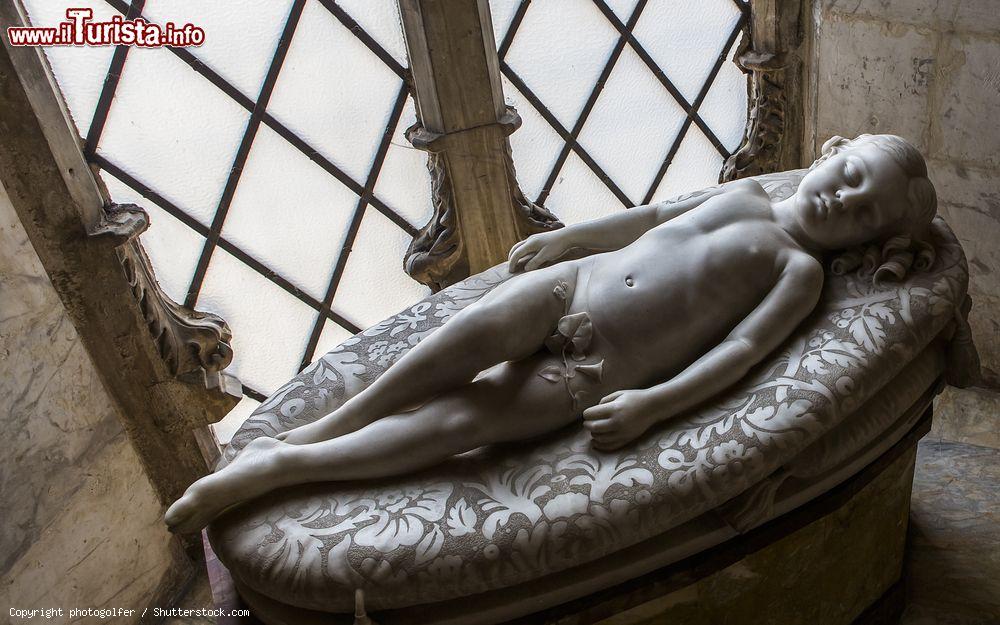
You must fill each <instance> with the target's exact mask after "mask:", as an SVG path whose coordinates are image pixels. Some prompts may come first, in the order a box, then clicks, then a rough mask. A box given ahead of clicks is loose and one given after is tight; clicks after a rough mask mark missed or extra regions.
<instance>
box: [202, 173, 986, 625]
mask: <svg viewBox="0 0 1000 625" xmlns="http://www.w3.org/2000/svg"><path fill="white" fill-rule="evenodd" d="M799 177H801V172H799V173H794V172H793V173H791V174H777V175H770V176H764V177H761V178H759V180H760V181H761V182H762V184H763V186H764V187H765V189H767V190H768V191H769V192H770V193H772V194H773V195H776V196H778V197H784V196H786V194H790V193H791V192H792V191H793V190H794V188H795V184H796V183H797V181H798V179H799ZM934 235H935V237H936V239H937V241H936V242H937V247H938V252H939V253H938V259H937V261H936V265H935V267H934V268H933V269H932V271H930V272H926V273H919V274H915V275H914V276H913V277H911V278H909V279H907V280H906V281H905V282H903V283H900V284H896V285H893V286H891V287H888V288H886V289H879V288H876V287H875V286H873V285H871V284H870V281H869V280H866V279H861V278H859V277H857V276H840V277H837V276H828V278H827V284H826V286H825V292H824V295H823V298H822V300H821V304H820V307H819V308H818V309H817V310H816V311H815V313H814V314H813V315H812V316H811V317H810V318H809V320H807V321H806V322H805V323H804V324H803V325H802V326H801V327H800V328H799V330H798V331H797V332H796V333H795V334H794V335H793V336H792V337H790V338H789V340H788V341H786V342H785V344H784V345H783V346H782V347H781V348H779V350H777V351H776V352H775V354H774V355H773V356H772V357H771V358H769V359H768V360H767V361H766V362H764V363H762V364H761V365H759V366H758V367H756V368H755V369H754V370H753V371H752V372H751V374H750V375H749V376H748V377H747V378H746V379H745V380H744V381H743V382H741V383H740V384H738V385H737V386H736V387H734V388H733V389H731V390H730V391H728V392H727V393H725V394H724V395H723V396H721V397H720V398H719V399H718V400H717V401H715V402H714V403H713V404H712V405H710V406H705V407H702V408H699V409H697V410H695V411H692V412H689V413H687V414H684V415H682V416H680V417H679V418H676V419H673V420H671V421H669V422H667V423H664V424H663V425H662V426H661V427H657V428H654V429H653V430H651V431H650V432H647V433H646V434H645V435H644V436H643V437H641V438H640V439H639V440H638V441H636V442H635V443H633V444H632V445H629V446H627V447H626V448H624V449H622V450H619V451H616V452H613V453H599V452H595V451H594V450H592V449H591V447H590V442H589V438H588V437H587V435H586V433H585V431H584V430H583V429H582V428H572V427H571V428H566V429H564V430H562V431H560V432H557V433H555V434H553V435H551V436H548V437H545V438H542V439H539V440H537V441H534V442H532V443H530V444H524V443H522V444H519V445H511V446H497V447H496V448H495V449H491V450H486V451H483V452H482V453H476V454H471V455H467V456H464V457H459V458H455V459H453V460H452V461H449V462H448V463H445V464H444V465H442V466H440V467H438V468H435V469H432V470H429V471H425V472H422V473H419V474H416V475H413V476H407V477H405V478H396V479H394V480H390V481H379V482H372V483H352V484H350V485H346V486H338V485H335V484H316V485H309V486H305V487H299V488H296V489H293V490H290V491H288V492H283V493H280V494H278V495H275V496H273V497H270V498H268V499H267V500H266V503H260V504H250V505H249V506H247V507H246V508H245V509H237V510H235V511H233V512H231V513H229V514H227V515H225V516H224V517H222V518H220V519H219V520H218V521H217V522H215V523H213V525H212V527H211V528H210V537H211V539H212V543H213V545H214V547H215V549H216V552H217V553H218V555H219V557H220V558H221V559H222V560H223V561H224V562H225V563H226V564H227V565H228V566H229V567H230V569H231V570H233V572H234V574H235V575H236V577H237V579H238V580H239V581H240V582H241V583H242V584H246V585H248V586H250V587H252V588H254V589H255V590H257V591H258V592H264V593H267V594H269V595H270V596H272V597H274V598H276V599H278V600H279V601H283V602H287V603H292V604H294V605H299V606H302V607H307V608H313V609H320V610H327V611H343V610H350V609H351V607H352V606H353V589H354V588H358V587H363V588H365V590H366V600H367V603H368V606H369V608H370V609H376V610H377V609H386V608H392V607H401V606H405V605H411V604H414V603H423V602H428V601H437V600H445V599H449V598H454V597H458V596H465V595H469V594H472V593H476V592H484V591H487V590H491V589H495V588H500V587H504V586H509V585H512V584H516V583H521V582H525V581H528V580H531V579H534V578H537V577H538V576H540V575H543V574H545V573H549V572H554V571H559V570H562V569H565V568H568V567H570V566H573V565H576V564H580V563H582V562H585V561H588V560H592V559H595V558H598V557H601V556H603V555H606V554H608V553H611V552H614V551H617V550H620V549H622V548H624V547H627V546H629V545H630V544H633V543H635V542H637V541H640V540H643V539H644V538H647V537H650V536H654V535H656V534H659V533H662V532H663V531H666V530H668V529H670V528H672V527H676V526H677V525H679V524H681V523H683V522H685V521H687V520H689V519H691V518H694V517H695V516H698V515H699V514H702V513H704V512H706V511H708V510H710V509H712V508H714V507H716V506H719V505H721V504H722V503H724V502H726V501H728V500H730V499H732V498H733V497H735V496H736V495H738V494H740V493H742V492H743V491H746V490H747V489H748V488H750V487H751V486H754V485H755V484H758V483H760V482H761V481H762V480H764V479H765V478H766V477H767V476H769V475H771V474H772V473H774V472H775V471H776V470H777V469H779V468H780V467H782V466H783V465H785V464H787V463H788V462H790V461H791V460H793V459H794V458H795V457H796V455H797V454H798V453H799V452H801V451H802V450H803V449H805V448H807V447H808V446H809V445H810V444H812V443H814V442H815V441H817V440H818V439H820V437H821V436H823V435H824V433H827V432H829V431H831V430H832V429H833V428H834V427H836V426H837V425H838V424H839V423H840V422H841V421H842V420H843V419H845V417H847V416H848V415H850V414H851V413H852V412H853V411H854V410H856V409H857V408H858V407H859V406H860V405H861V403H863V402H864V401H866V400H867V399H868V398H870V397H871V396H872V395H873V394H874V393H875V391H876V390H878V389H879V388H881V387H882V386H883V385H884V384H885V383H887V382H888V381H889V380H890V379H892V378H893V377H894V376H895V375H896V374H897V373H898V372H899V371H900V370H901V369H902V367H903V366H904V365H905V364H906V363H907V362H908V361H910V360H912V359H913V358H914V356H915V355H916V354H918V353H919V352H920V351H921V350H923V349H924V347H925V346H926V345H928V344H929V343H930V342H931V340H932V339H933V338H934V337H935V336H937V335H938V334H939V333H940V332H941V331H942V329H943V328H945V327H946V326H947V324H948V323H949V322H950V321H951V320H952V319H953V318H954V316H955V314H956V311H957V310H958V308H959V306H960V305H961V303H962V302H963V300H964V297H965V290H966V285H967V279H968V274H967V267H966V265H965V260H964V258H963V256H962V253H961V248H960V247H959V246H958V243H957V241H956V240H955V238H954V236H953V235H952V234H951V232H950V230H948V228H947V226H946V225H945V224H944V223H943V222H942V221H940V220H937V221H936V222H935V224H934ZM506 275H507V274H506V273H505V271H504V270H503V269H502V268H500V267H498V268H494V269H491V270H489V271H486V272H484V273H482V274H479V275H477V276H474V277H472V278H470V279H468V280H466V281H464V282H461V283H458V284H456V285H453V286H451V287H448V288H446V289H444V290H442V291H441V292H439V293H436V294H434V295H432V296H430V297H428V298H427V299H425V300H423V301H422V302H419V303H418V304H416V305H414V306H411V307H410V308H409V309H407V310H406V311H403V312H402V313H400V314H398V315H396V316H394V317H392V318H390V319H388V320H386V321H384V322H382V323H380V324H378V325H376V326H373V327H372V328H369V329H368V330H365V331H364V332H362V333H360V334H358V335H357V336H355V337H353V338H351V339H349V340H348V341H345V342H344V343H343V344H342V345H341V346H339V347H337V348H336V349H334V350H333V351H332V352H330V353H329V354H327V355H325V356H323V357H322V358H321V359H319V360H317V361H316V363H313V365H311V366H310V367H309V368H307V369H306V370H304V371H303V372H302V373H301V374H300V375H299V376H297V377H296V378H295V379H293V380H292V381H290V382H289V383H288V384H286V385H285V386H284V387H282V388H281V389H279V390H278V391H277V392H276V393H275V394H274V395H272V397H271V398H270V399H268V401H266V402H264V403H263V404H261V406H260V408H258V410H257V411H256V412H255V413H254V414H253V415H252V416H251V417H250V418H249V419H248V420H247V422H246V424H244V426H243V428H242V429H241V430H240V431H239V432H238V433H237V435H236V437H235V438H234V441H233V444H232V448H231V449H230V450H229V454H230V455H232V454H233V453H235V451H236V450H238V449H239V448H241V447H242V446H244V445H246V444H247V443H248V442H249V441H250V440H252V439H253V438H255V437H257V436H271V435H273V434H274V433H275V432H277V431H283V430H286V429H289V428H291V427H294V426H295V425H298V424H301V423H304V422H308V421H311V420H313V419H315V418H317V417H319V416H322V415H323V414H325V413H326V412H328V411H329V410H331V409H332V408H333V407H335V406H336V405H338V404H339V403H340V402H343V401H344V400H345V399H347V398H348V397H350V396H351V395H353V394H354V393H356V392H358V390H359V389H360V388H363V386H364V385H365V384H367V383H370V381H371V380H372V379H374V378H375V377H377V376H378V375H379V374H380V373H381V372H382V371H384V370H385V369H386V368H387V367H388V366H390V365H391V363H392V362H393V361H394V360H395V359H396V358H398V356H399V355H400V354H402V353H404V352H405V351H406V350H408V349H409V348H410V347H412V346H413V345H415V344H416V343H417V342H418V341H419V340H420V339H421V338H423V337H424V336H426V335H427V334H429V333H430V332H433V331H434V329H435V328H436V327H439V326H440V325H441V324H442V323H444V322H446V321H447V319H448V318H450V317H451V316H452V315H453V314H454V313H455V312H457V311H458V310H461V309H462V308H463V307H465V306H467V305H468V304H470V303H471V302H473V301H475V300H476V299H478V298H479V297H481V296H482V295H483V294H484V293H486V292H487V291H489V290H490V289H491V288H493V287H494V286H496V285H497V284H499V283H500V282H502V281H503V280H504V279H505V278H506Z"/></svg>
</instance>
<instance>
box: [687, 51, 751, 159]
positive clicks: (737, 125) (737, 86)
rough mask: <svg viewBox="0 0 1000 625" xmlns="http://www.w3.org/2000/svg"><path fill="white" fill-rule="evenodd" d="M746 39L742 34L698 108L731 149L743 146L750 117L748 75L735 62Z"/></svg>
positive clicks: (703, 117)
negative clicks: (734, 59)
mask: <svg viewBox="0 0 1000 625" xmlns="http://www.w3.org/2000/svg"><path fill="white" fill-rule="evenodd" d="M742 38H743V37H742V35H741V36H740V37H739V38H738V39H737V40H736V43H735V44H733V47H732V48H731V49H730V50H729V54H728V56H727V57H726V61H725V62H724V63H723V64H722V67H721V68H720V69H719V73H718V75H717V76H716V77H715V82H713V83H712V88H711V89H710V90H709V91H708V94H707V95H706V96H705V101H704V102H702V103H701V107H700V108H699V109H698V114H699V115H701V118H702V119H703V120H705V123H706V124H708V127H709V128H711V129H712V132H714V133H715V136H716V137H718V138H719V141H721V142H722V145H724V146H726V149H727V150H729V151H730V152H734V151H736V148H738V147H739V146H740V142H741V141H742V140H743V130H744V128H745V127H746V120H747V116H746V110H747V76H746V74H744V73H743V72H742V71H740V68H738V67H737V66H736V63H735V62H733V57H735V56H736V50H738V49H739V43H740V40H741V39H742Z"/></svg>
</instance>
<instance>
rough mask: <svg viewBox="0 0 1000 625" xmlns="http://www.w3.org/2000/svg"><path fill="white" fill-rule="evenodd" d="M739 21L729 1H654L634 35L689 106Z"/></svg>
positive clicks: (730, 0)
mask: <svg viewBox="0 0 1000 625" xmlns="http://www.w3.org/2000/svg"><path fill="white" fill-rule="evenodd" d="M739 18H740V11H739V9H737V8H736V5H734V4H733V2H732V0H700V1H699V2H691V1H690V0H657V1H656V2H650V3H649V4H648V5H647V6H646V9H645V10H644V11H643V12H642V17H640V18H639V22H638V24H636V27H635V36H636V39H638V40H639V43H641V44H642V47H643V48H645V49H646V51H647V52H649V55H650V56H651V57H653V60H654V61H655V62H656V64H657V65H659V66H660V67H661V68H662V69H663V71H664V73H665V74H666V75H667V78H669V79H670V81H671V82H673V83H674V85H675V86H676V87H677V89H679V90H680V92H681V93H682V94H683V95H684V97H685V99H687V101H688V102H689V103H690V102H694V99H695V97H697V95H698V91H699V90H700V89H701V86H702V85H703V84H704V82H705V78H706V77H707V76H708V73H709V71H711V69H712V65H714V64H715V59H716V58H718V56H719V53H720V52H721V51H722V46H723V45H725V43H726V39H727V38H728V37H729V33H731V32H732V30H733V27H735V26H736V22H737V21H739Z"/></svg>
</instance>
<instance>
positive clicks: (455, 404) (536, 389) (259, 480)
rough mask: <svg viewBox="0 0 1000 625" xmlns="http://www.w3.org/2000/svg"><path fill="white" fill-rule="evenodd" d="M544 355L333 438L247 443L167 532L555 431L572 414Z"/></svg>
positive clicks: (196, 488)
mask: <svg viewBox="0 0 1000 625" xmlns="http://www.w3.org/2000/svg"><path fill="white" fill-rule="evenodd" d="M555 362H556V360H555V358H553V357H552V356H549V355H548V354H538V355H536V356H534V357H532V358H528V359H525V360H522V361H520V362H514V363H506V364H504V365H502V366H501V367H499V368H498V369H497V370H495V371H493V372H491V373H490V374H489V375H487V376H484V377H483V378H482V379H480V380H477V381H476V382H474V383H472V384H467V385H466V386H464V387H462V388H461V389H459V390H458V391H454V392H451V393H447V394H445V395H441V396H439V397H437V398H435V399H433V400H431V401H429V402H427V403H426V404H424V405H423V406H422V407H420V408H418V409H417V410H415V411H413V412H411V413H407V414H402V415H392V416H389V417H386V418H383V419H380V420H379V421H376V422H375V423H372V424H371V425H368V426H366V427H364V428H362V429H360V430H357V431H355V432H352V433H350V434H346V435H344V436H340V437H338V438H335V439H332V440H328V441H323V442H320V443H312V444H305V445H290V444H287V443H283V442H281V441H277V440H275V439H272V438H258V439H257V440H255V441H253V442H252V443H251V444H250V445H248V446H247V448H246V449H245V450H244V452H243V453H242V454H240V455H239V456H238V457H237V459H236V460H235V461H233V463H232V464H231V465H229V466H228V467H226V468H225V469H222V470H221V471H219V472H218V473H214V474H212V475H209V476H207V477H205V478H202V479H201V480H198V481H197V482H195V483H194V484H193V485H192V486H191V487H190V488H189V489H188V490H187V492H185V493H184V496H183V497H181V498H180V499H179V500H177V502H175V503H174V504H173V505H172V506H171V507H170V509H169V510H167V513H166V516H165V520H166V522H167V524H168V525H169V526H170V527H171V529H173V530H174V531H194V530H198V529H201V528H202V527H204V526H205V525H207V524H208V523H209V522H210V521H211V520H212V519H214V518H215V517H216V516H218V515H219V514H221V513H222V511H223V510H225V509H226V508H228V507H229V506H232V505H234V504H237V503H239V502H242V501H246V500H248V499H252V498H254V497H258V496H260V495H263V494H264V493H266V492H269V491H272V490H274V489H277V488H283V487H287V486H293V485H297V484H304V483H308V482H326V481H343V480H361V479H369V478H378V477H386V476H390V475H400V474H406V473H410V472H413V471H417V470H419V469H423V468H426V467H429V466H433V465H435V464H438V463H440V462H441V461H443V460H445V459H447V458H449V457H451V456H453V455H455V454H458V453H462V452H465V451H469V450H471V449H475V448H476V447H480V446H482V445H486V444H489V443H496V442H504V441H512V440H520V439H526V438H532V437H534V436H539V435H541V434H544V433H546V432H550V431H552V430H555V429H557V428H559V427H562V426H563V425H566V424H567V423H569V422H571V421H572V420H573V419H575V418H576V414H575V412H574V410H573V407H572V402H571V400H570V398H569V395H568V394H567V393H566V389H565V387H564V386H563V385H562V384H553V383H550V382H547V381H546V380H543V379H542V378H540V377H538V375H537V373H538V371H540V370H541V369H542V368H543V367H545V366H547V365H549V364H553V363H555Z"/></svg>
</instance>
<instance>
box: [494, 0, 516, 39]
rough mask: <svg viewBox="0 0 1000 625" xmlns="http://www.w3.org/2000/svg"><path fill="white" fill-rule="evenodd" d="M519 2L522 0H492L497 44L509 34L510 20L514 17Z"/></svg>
mask: <svg viewBox="0 0 1000 625" xmlns="http://www.w3.org/2000/svg"><path fill="white" fill-rule="evenodd" d="M519 4H521V0H490V20H491V21H492V22H493V37H494V38H495V39H496V41H497V46H499V45H500V43H501V42H502V41H503V38H504V37H506V36H507V29H508V28H510V21H511V20H512V19H514V13H516V12H517V6H518V5H519Z"/></svg>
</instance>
